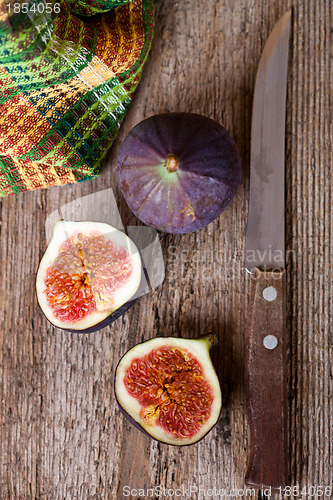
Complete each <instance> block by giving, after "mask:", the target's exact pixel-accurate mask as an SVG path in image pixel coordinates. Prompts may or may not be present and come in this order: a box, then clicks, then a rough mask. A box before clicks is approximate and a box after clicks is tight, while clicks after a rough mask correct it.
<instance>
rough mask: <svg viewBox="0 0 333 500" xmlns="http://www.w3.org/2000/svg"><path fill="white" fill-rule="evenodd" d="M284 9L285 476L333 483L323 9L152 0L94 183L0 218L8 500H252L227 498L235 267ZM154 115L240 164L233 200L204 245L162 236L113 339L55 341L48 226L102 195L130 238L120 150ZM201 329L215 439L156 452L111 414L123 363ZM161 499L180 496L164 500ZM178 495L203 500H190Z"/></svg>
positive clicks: (238, 393) (231, 476)
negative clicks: (41, 300)
mask: <svg viewBox="0 0 333 500" xmlns="http://www.w3.org/2000/svg"><path fill="white" fill-rule="evenodd" d="M291 7H292V8H293V22H292V41H291V52H290V60H289V76H288V105H287V125H286V138H287V144H286V166H287V215H286V220H287V248H288V250H289V259H288V264H287V287H288V297H289V300H288V315H287V330H288V332H289V334H290V343H289V359H290V363H289V387H290V392H289V403H290V412H289V454H290V475H291V484H292V485H299V487H300V488H303V487H305V486H311V485H312V486H315V487H316V486H319V485H324V486H329V485H331V486H332V477H333V471H332V466H333V464H332V455H333V452H332V451H333V450H332V446H333V430H332V414H333V398H332V389H333V387H332V385H333V382H332V377H333V374H332V335H331V332H332V324H333V322H332V291H333V290H332V281H333V280H332V265H333V255H332V212H331V209H332V187H331V186H332V168H331V166H332V164H331V162H332V153H331V150H332V121H331V115H330V106H331V105H332V102H330V91H331V88H332V65H330V47H331V46H332V38H331V27H332V4H331V2H330V0H316V1H315V0H270V1H264V2H263V1H259V0H235V1H233V2H230V1H227V0H196V1H195V2H193V1H192V0H183V1H182V2H179V1H178V0H157V1H156V32H155V37H154V42H153V48H152V51H151V54H150V56H149V60H148V62H147V65H146V67H145V70H144V75H143V78H142V81H141V84H140V86H139V89H138V91H137V93H136V95H135V99H134V101H133V104H132V107H131V109H130V111H129V114H128V115H127V117H126V119H125V121H124V123H123V126H122V128H121V130H120V135H119V137H118V140H117V142H116V143H115V145H114V147H113V148H112V151H111V152H110V155H109V160H108V163H107V165H106V167H105V169H104V171H103V174H102V176H101V177H100V178H99V179H97V180H95V181H93V182H86V183H83V184H80V185H75V186H71V187H61V188H52V189H50V190H47V191H39V192H30V193H24V194H21V195H15V196H13V197H10V198H8V199H3V200H2V201H1V203H0V209H1V215H0V217H1V235H0V238H1V239H0V252H1V253H0V257H1V260H0V266H1V267H0V269H1V271H0V276H1V317H0V394H1V405H0V420H1V427H0V433H1V434H0V450H1V453H0V455H1V459H0V460H1V464H0V492H1V493H0V498H1V499H35V498H36V499H80V500H85V499H116V500H118V499H121V498H125V497H124V496H123V493H124V490H123V488H124V487H125V486H129V487H130V488H135V489H139V488H141V487H142V488H143V487H145V488H154V487H156V486H160V487H161V488H166V489H167V490H168V489H170V488H174V489H175V488H181V487H184V488H188V487H190V486H192V487H193V488H194V487H197V488H202V489H203V490H206V492H208V491H209V488H214V487H216V488H217V490H221V489H222V488H225V489H226V490H227V494H226V496H225V497H224V498H230V499H231V498H249V495H246V494H245V493H244V494H242V492H239V493H240V494H239V495H238V496H232V492H231V490H232V489H233V488H236V489H242V488H244V475H245V470H246V464H247V460H248V454H249V433H248V426H247V422H246V418H245V412H244V391H243V363H244V330H245V325H246V316H247V314H246V307H247V305H248V295H249V289H248V281H247V279H246V276H245V274H244V269H243V260H242V258H243V251H244V234H245V226H246V218H247V205H248V184H249V152H250V123H251V108H252V96H253V88H254V80H255V74H256V68H257V66H258V62H259V58H260V55H261V52H262V49H263V46H264V43H265V41H266V39H267V37H268V34H269V32H270V31H271V29H272V28H273V26H274V24H275V22H276V21H277V20H278V18H279V17H280V16H281V15H282V14H283V13H284V12H285V11H286V10H287V9H288V8H291ZM163 111H191V112H197V113H202V114H205V115H207V116H209V117H210V118H213V119H215V120H217V121H219V122H221V123H222V124H223V125H224V126H225V127H226V128H227V129H228V130H229V131H230V133H231V134H232V135H233V137H234V139H235V140H236V142H237V143H238V146H239V149H240V152H241V156H242V163H243V182H242V186H241V188H240V189H239V191H238V193H237V196H236V198H235V199H234V201H233V203H232V205H231V206H230V207H229V208H228V210H227V211H226V212H225V213H224V214H222V215H221V217H220V218H219V219H218V220H216V221H214V222H213V223H212V224H210V225H209V226H208V227H207V228H206V229H204V230H202V231H200V232H198V233H195V234H189V235H186V236H171V235H163V234H161V235H160V241H161V244H162V247H163V252H164V258H165V265H166V277H165V281H164V283H163V285H162V286H160V287H159V288H157V289H155V290H153V291H152V292H151V293H150V294H149V295H146V296H144V297H142V298H141V299H140V300H138V302H137V303H136V304H135V306H134V307H133V308H132V309H131V310H130V311H129V312H128V313H127V314H126V315H124V316H123V317H121V318H120V319H118V320H117V321H116V322H115V323H114V324H113V325H112V327H108V328H106V329H104V330H102V331H100V332H98V333H95V334H92V335H90V336H84V335H80V334H68V333H65V332H63V331H61V330H58V329H56V328H53V327H51V326H50V324H49V323H48V322H47V321H46V320H45V318H44V317H43V315H42V313H41V311H40V310H39V308H38V305H37V302H36V297H35V285H34V280H35V273H36V270H37V267H38V263H39V261H40V258H41V257H42V254H43V252H44V250H45V247H46V239H45V227H44V224H45V220H46V218H47V216H48V215H49V214H51V213H52V212H53V211H54V210H58V209H59V208H60V207H62V206H63V205H64V204H66V203H69V202H71V201H72V200H75V199H78V198H80V197H81V196H84V195H87V194H90V193H96V192H98V191H100V190H102V189H105V188H112V189H113V190H114V193H115V196H116V200H117V202H118V206H119V209H120V213H121V217H122V220H123V223H124V225H125V226H129V225H137V224H139V222H138V221H137V220H136V219H135V218H134V216H132V215H131V213H130V212H129V210H128V208H127V206H126V204H125V203H124V201H123V199H122V197H121V195H120V194H119V191H118V186H117V179H116V174H115V165H116V157H117V151H118V150H119V146H120V144H121V141H122V139H123V138H124V137H125V136H126V134H127V133H128V132H129V130H130V129H131V128H132V127H133V126H134V125H135V124H136V123H137V122H139V121H140V120H142V119H143V118H145V117H148V116H150V115H152V114H156V113H159V112H163ZM78 215H79V214H78ZM208 330H212V331H214V332H216V333H217V334H218V336H219V338H220V343H219V347H218V348H216V349H215V351H214V353H213V358H214V362H215V363H216V365H217V367H218V374H219V376H220V379H221V384H222V390H223V397H224V400H223V411H222V415H221V418H220V420H219V422H218V424H217V426H216V427H215V428H214V430H213V431H212V432H211V433H210V434H209V435H208V436H207V437H206V438H205V439H204V440H203V441H201V442H200V443H198V444H196V445H194V446H191V447H186V448H184V449H178V448H174V447H169V446H167V445H163V444H159V443H156V442H153V441H150V440H149V439H148V438H147V437H145V436H144V435H141V433H139V432H138V431H137V430H136V429H134V428H132V427H130V426H129V424H127V422H125V421H124V419H123V417H122V416H121V415H120V413H119V411H118V409H117V408H116V404H115V400H114V397H113V376H114V368H115V365H116V363H117V360H118V359H119V357H120V356H121V355H122V354H123V353H124V352H125V351H126V350H127V349H128V348H129V347H131V346H132V345H134V344H135V343H137V342H139V341H142V340H145V339H149V338H151V337H152V336H156V335H180V336H184V337H195V336H198V335H199V334H201V333H204V332H206V331H208ZM155 493H156V492H155ZM166 493H167V492H166ZM148 495H149V493H148V494H146V496H144V495H139V494H138V495H135V494H134V493H133V494H132V495H131V496H129V497H127V498H145V497H146V498H148ZM150 497H151V498H158V496H157V494H154V496H152V495H150ZM162 498H174V497H172V492H169V494H166V495H165V496H164V497H162ZM183 498H187V496H186V491H185V492H184V495H183ZM188 498H192V499H199V498H200V499H201V498H205V496H204V495H203V493H201V495H199V494H198V493H195V492H194V491H193V490H192V492H191V496H188ZM207 498H208V496H207ZM213 498H223V496H221V495H220V496H217V495H216V496H215V497H214V496H213ZM251 498H263V495H262V494H261V493H260V492H259V493H256V494H255V495H254V496H252V497H251ZM272 498H274V497H272ZM276 498H277V497H276ZM285 498H287V497H285ZM288 498H297V496H296V495H294V496H291V497H288ZM298 498H299V497H298ZM301 498H316V496H312V497H311V496H310V495H307V496H305V495H303V496H302V497H301ZM324 498H325V497H324ZM326 498H328V497H326Z"/></svg>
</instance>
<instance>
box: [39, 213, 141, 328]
mask: <svg viewBox="0 0 333 500" xmlns="http://www.w3.org/2000/svg"><path fill="white" fill-rule="evenodd" d="M141 270H142V264H141V258H140V254H139V251H138V249H137V247H136V246H135V244H134V243H133V241H132V240H130V238H128V236H126V234H124V233H122V232H121V231H119V230H118V229H116V228H114V227H112V226H110V225H109V224H104V223H101V222H88V221H82V222H72V221H64V220H59V221H57V222H56V223H55V225H54V231H53V236H52V239H51V241H50V244H49V246H48V248H47V250H46V252H45V254H44V256H43V258H42V260H41V262H40V265H39V268H38V272H37V279H36V291H37V298H38V302H39V305H40V307H41V309H42V311H43V312H44V314H45V316H46V317H47V319H48V320H49V321H50V322H51V323H52V324H53V325H54V326H57V327H58V328H62V329H64V330H71V331H80V332H82V333H91V332H93V331H97V330H99V329H100V328H103V327H104V326H106V325H107V324H110V323H111V322H112V321H114V320H115V319H116V318H117V317H119V315H120V314H121V313H123V312H125V311H126V310H127V309H129V307H130V306H131V305H133V303H134V302H135V299H134V296H135V293H136V292H137V290H138V288H139V285H140V281H141Z"/></svg>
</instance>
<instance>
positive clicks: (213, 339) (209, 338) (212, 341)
mask: <svg viewBox="0 0 333 500" xmlns="http://www.w3.org/2000/svg"><path fill="white" fill-rule="evenodd" d="M197 340H199V341H204V343H205V344H206V346H207V348H208V351H209V350H210V348H211V347H212V346H214V345H216V344H218V338H217V335H216V334H215V333H213V332H209V333H207V334H205V335H202V336H201V337H199V338H198V339H197Z"/></svg>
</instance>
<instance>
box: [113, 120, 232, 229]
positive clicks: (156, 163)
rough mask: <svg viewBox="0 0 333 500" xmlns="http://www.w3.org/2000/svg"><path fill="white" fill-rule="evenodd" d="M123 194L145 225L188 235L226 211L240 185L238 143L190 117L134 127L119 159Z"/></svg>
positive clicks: (220, 129) (213, 126) (221, 130)
mask: <svg viewBox="0 0 333 500" xmlns="http://www.w3.org/2000/svg"><path fill="white" fill-rule="evenodd" d="M117 169H118V176H119V185H120V189H121V191H122V193H123V195H124V198H125V200H126V202H127V204H128V206H129V208H130V209H131V210H132V212H133V213H134V214H135V215H136V216H137V217H138V218H139V219H140V220H141V221H142V222H144V223H145V224H147V225H149V226H153V227H155V228H156V229H158V230H160V231H164V232H168V233H189V232H191V231H196V230H198V229H201V228H202V227H204V226H206V225H207V224H209V223H210V222H212V221H213V220H214V219H215V218H216V217H218V216H219V215H220V214H221V212H222V211H223V210H225V209H226V208H227V206H228V205H229V204H230V202H231V200H232V199H233V197H234V196H235V194H236V191H237V189H238V187H239V184H240V181H241V162H240V156H239V151H238V148H237V145H236V143H235V142H234V140H233V139H232V138H231V136H230V135H229V134H228V132H227V131H226V130H225V128H224V127H222V125H220V124H218V123H216V122H214V121H213V120H210V119H209V118H207V117H205V116H202V115H197V114H191V113H169V114H161V115H155V116H152V117H150V118H148V119H146V120H144V121H142V122H141V123H139V124H138V125H136V126H135V127H134V128H133V130H132V131H131V132H130V133H129V135H128V136H127V137H126V139H125V140H124V142H123V144H122V145H121V148H120V152H119V156H118V167H117Z"/></svg>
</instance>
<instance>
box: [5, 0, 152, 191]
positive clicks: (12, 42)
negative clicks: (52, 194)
mask: <svg viewBox="0 0 333 500" xmlns="http://www.w3.org/2000/svg"><path fill="white" fill-rule="evenodd" d="M15 5H16V7H15ZM14 9H15V10H16V12H15V11H14ZM50 10H51V12H50ZM153 19H154V7H153V0H132V1H130V2H128V0H106V1H103V0H79V1H76V0H66V1H65V0H61V1H59V2H56V1H54V0H52V1H51V2H47V1H46V0H45V1H43V0H32V1H30V2H29V3H19V2H17V3H11V4H8V0H7V2H6V3H5V2H4V1H3V0H0V196H7V195H10V194H13V193H18V192H21V191H27V190H32V189H38V188H46V187H50V186H58V185H63V184H71V183H74V182H79V181H83V180H86V179H93V178H95V177H96V176H97V175H99V174H100V172H101V168H102V165H103V162H104V160H105V156H106V154H107V151H108V148H109V147H110V145H111V144H112V142H113V141H114V139H115V137H116V135H117V132H118V129H119V126H120V123H121V121H122V119H123V118H124V115H125V113H126V111H127V108H128V106H129V104H130V103H131V100H132V95H133V92H134V90H135V88H136V86H137V84H138V82H139V80H140V76H141V73H142V68H143V64H144V62H145V60H146V58H147V54H148V51H149V48H150V45H151V39H152V34H153Z"/></svg>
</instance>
